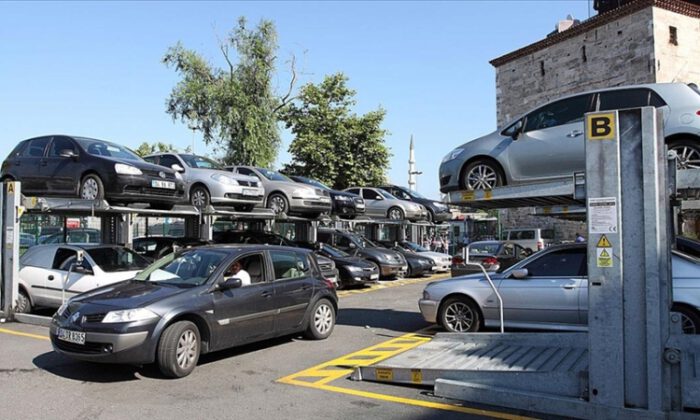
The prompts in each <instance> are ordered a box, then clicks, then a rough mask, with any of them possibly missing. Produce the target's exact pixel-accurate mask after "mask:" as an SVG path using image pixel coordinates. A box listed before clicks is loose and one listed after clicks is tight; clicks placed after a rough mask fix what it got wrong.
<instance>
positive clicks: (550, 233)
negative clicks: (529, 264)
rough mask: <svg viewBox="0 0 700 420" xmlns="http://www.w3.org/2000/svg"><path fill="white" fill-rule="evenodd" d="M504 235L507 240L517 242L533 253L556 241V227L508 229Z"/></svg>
mask: <svg viewBox="0 0 700 420" xmlns="http://www.w3.org/2000/svg"><path fill="white" fill-rule="evenodd" d="M503 237H504V239H505V240H506V241H508V242H513V243H516V244H518V245H520V246H521V247H523V248H525V250H526V251H527V252H529V253H531V254H532V253H533V252H536V251H539V250H541V249H544V248H545V247H548V246H549V245H551V244H552V243H554V229H541V228H519V229H508V230H506V231H505V232H503Z"/></svg>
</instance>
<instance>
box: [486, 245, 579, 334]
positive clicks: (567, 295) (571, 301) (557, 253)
mask: <svg viewBox="0 0 700 420" xmlns="http://www.w3.org/2000/svg"><path fill="white" fill-rule="evenodd" d="M585 265H586V252H585V249H583V248H573V249H572V248H568V249H559V250H554V251H549V252H544V253H543V254H542V255H541V256H540V257H539V258H536V259H534V260H532V261H530V262H529V263H528V264H527V265H525V266H523V267H522V268H526V269H527V270H528V276H527V277H525V278H523V279H516V278H514V277H512V276H510V277H508V278H505V279H503V280H502V281H501V283H500V285H499V287H498V291H499V292H500V294H501V297H502V298H503V308H504V317H505V319H506V320H507V321H508V322H511V323H519V324H527V325H529V326H532V327H537V325H538V324H541V325H546V324H559V325H580V317H579V294H580V293H581V284H582V282H584V281H585V278H584V273H585V271H584V270H585V268H584V267H585ZM521 326H525V325H521Z"/></svg>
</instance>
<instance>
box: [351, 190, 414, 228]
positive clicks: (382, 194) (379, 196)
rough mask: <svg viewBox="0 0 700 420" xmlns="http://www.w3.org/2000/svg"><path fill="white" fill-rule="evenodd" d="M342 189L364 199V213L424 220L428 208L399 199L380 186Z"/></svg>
mask: <svg viewBox="0 0 700 420" xmlns="http://www.w3.org/2000/svg"><path fill="white" fill-rule="evenodd" d="M344 191H347V192H351V193H353V194H357V195H359V196H360V197H362V199H363V200H365V214H366V215H367V216H370V217H376V218H380V219H382V218H387V219H391V220H404V219H407V220H411V221H415V220H425V219H427V218H428V210H427V209H426V208H425V207H423V206H422V205H420V204H418V203H414V202H412V201H405V200H400V199H398V198H396V197H394V196H393V195H391V194H389V193H388V192H386V191H384V190H383V189H381V188H366V187H365V188H359V187H351V188H347V189H345V190H344Z"/></svg>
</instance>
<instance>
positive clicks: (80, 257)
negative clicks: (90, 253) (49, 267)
mask: <svg viewBox="0 0 700 420" xmlns="http://www.w3.org/2000/svg"><path fill="white" fill-rule="evenodd" d="M84 260H85V251H83V250H82V249H81V250H79V251H76V256H75V263H76V264H78V265H81V264H82V263H83V261H84Z"/></svg>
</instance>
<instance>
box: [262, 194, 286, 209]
mask: <svg viewBox="0 0 700 420" xmlns="http://www.w3.org/2000/svg"><path fill="white" fill-rule="evenodd" d="M267 208H268V209H272V210H273V211H274V212H275V214H280V213H287V212H288V211H289V203H288V202H287V199H286V198H285V196H283V195H282V194H270V197H268V199H267Z"/></svg>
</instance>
